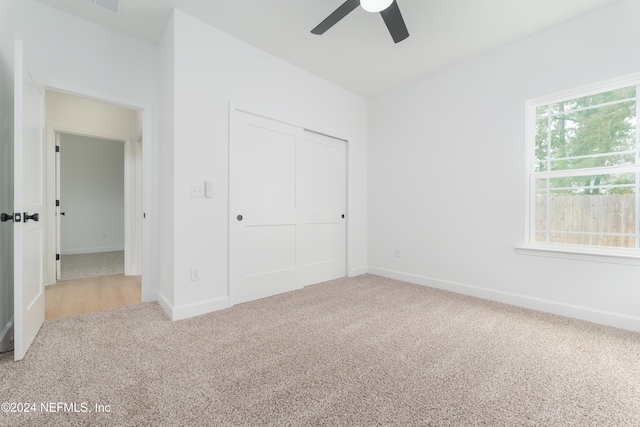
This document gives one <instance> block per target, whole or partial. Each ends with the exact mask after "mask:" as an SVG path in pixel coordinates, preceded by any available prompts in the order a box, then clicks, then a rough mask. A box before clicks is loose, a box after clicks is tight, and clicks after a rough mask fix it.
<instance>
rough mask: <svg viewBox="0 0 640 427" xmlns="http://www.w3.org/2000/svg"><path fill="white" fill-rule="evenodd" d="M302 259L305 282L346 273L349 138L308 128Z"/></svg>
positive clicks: (305, 141)
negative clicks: (332, 135)
mask: <svg viewBox="0 0 640 427" xmlns="http://www.w3.org/2000/svg"><path fill="white" fill-rule="evenodd" d="M304 143H305V149H304V156H303V158H304V163H303V164H302V168H301V169H302V172H301V173H302V175H303V176H304V189H305V193H304V200H303V202H302V206H303V228H302V233H303V234H302V236H303V237H302V262H303V282H304V285H310V284H313V283H320V282H325V281H327V280H332V279H337V278H339V277H344V276H345V268H346V265H345V264H346V260H345V256H346V233H345V231H346V230H345V224H346V220H345V213H346V199H347V195H346V191H347V183H346V167H347V164H346V161H347V159H346V156H347V147H346V145H347V144H346V142H345V141H342V140H339V139H335V138H331V137H328V136H325V135H320V134H317V133H314V132H309V131H305V138H304Z"/></svg>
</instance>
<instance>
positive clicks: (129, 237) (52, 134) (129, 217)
mask: <svg viewBox="0 0 640 427" xmlns="http://www.w3.org/2000/svg"><path fill="white" fill-rule="evenodd" d="M61 134H65V135H78V136H85V137H89V138H97V139H106V140H112V141H118V142H122V143H123V144H124V150H123V151H124V158H123V163H124V253H125V258H124V274H125V275H127V276H131V275H139V274H141V272H142V271H141V266H140V263H139V260H138V259H137V257H136V256H135V255H136V253H137V252H136V249H137V247H138V248H139V246H140V244H139V242H138V240H139V239H137V237H139V236H140V230H141V228H142V221H141V219H140V216H138V215H137V214H138V212H140V209H138V204H141V202H142V200H141V199H137V198H136V197H137V196H139V195H138V194H137V191H136V189H137V187H138V182H137V170H136V167H141V160H142V159H141V158H140V159H137V158H135V157H132V156H135V155H136V152H135V151H134V149H135V148H134V142H133V139H132V138H126V137H123V136H117V135H115V134H114V135H106V134H100V133H96V132H86V131H81V130H71V129H68V128H64V127H60V126H51V125H47V135H46V137H47V156H51V155H53V156H55V158H54V159H53V162H54V164H55V165H56V166H57V165H59V160H60V156H62V155H63V152H62V150H60V154H59V155H57V156H56V145H58V143H59V138H60V135H61ZM50 139H51V140H52V141H53V144H54V145H53V146H51V145H50V143H49V140H50ZM139 155H140V157H142V153H141V152H140V153H139ZM55 175H56V176H55V177H54V179H55V180H56V181H55V192H54V194H53V206H54V209H55V213H54V218H53V221H54V223H53V225H52V227H51V229H53V230H55V235H54V234H53V232H52V233H51V234H50V235H49V236H48V237H49V238H55V242H54V243H55V251H56V252H54V253H55V254H60V255H61V256H62V253H61V252H60V241H59V240H60V228H59V219H60V215H59V213H60V209H61V208H62V206H56V202H55V201H56V200H60V198H59V194H60V181H59V179H60V170H59V168H58V167H56V168H55ZM49 178H50V177H49ZM47 182H48V183H49V182H50V181H47ZM47 195H50V190H49V187H48V186H47ZM63 204H64V200H61V202H60V205H63ZM49 206H51V205H49ZM48 218H49V217H48ZM136 218H138V221H136ZM48 243H49V245H48V247H49V248H52V247H53V245H52V244H51V243H50V242H48ZM140 243H141V242H140ZM136 261H138V263H137V264H136ZM52 262H56V264H58V265H59V261H54V260H53V257H50V256H47V260H46V264H47V270H48V272H49V274H51V273H52V271H51V265H50V263H52ZM58 265H56V266H55V267H54V268H56V271H55V278H56V279H57V280H59V279H60V270H59V268H57V267H58ZM47 283H49V280H47ZM53 283H55V282H53Z"/></svg>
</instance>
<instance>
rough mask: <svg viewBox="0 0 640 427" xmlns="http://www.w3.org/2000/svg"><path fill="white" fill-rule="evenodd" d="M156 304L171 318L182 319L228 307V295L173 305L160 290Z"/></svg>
mask: <svg viewBox="0 0 640 427" xmlns="http://www.w3.org/2000/svg"><path fill="white" fill-rule="evenodd" d="M158 304H160V306H161V307H162V309H163V310H164V312H165V313H167V316H169V318H170V319H171V320H183V319H188V318H190V317H195V316H200V315H202V314H207V313H211V312H214V311H218V310H223V309H225V308H229V307H230V305H229V297H220V298H214V299H210V300H206V301H201V302H198V303H194V304H185V305H182V306H179V307H174V306H173V304H171V303H170V302H169V301H168V300H167V299H166V298H165V297H164V295H162V293H161V292H158Z"/></svg>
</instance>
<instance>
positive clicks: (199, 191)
mask: <svg viewBox="0 0 640 427" xmlns="http://www.w3.org/2000/svg"><path fill="white" fill-rule="evenodd" d="M191 197H204V184H191Z"/></svg>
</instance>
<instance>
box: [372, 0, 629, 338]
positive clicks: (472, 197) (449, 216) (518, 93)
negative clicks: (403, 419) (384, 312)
mask: <svg viewBox="0 0 640 427" xmlns="http://www.w3.org/2000/svg"><path fill="white" fill-rule="evenodd" d="M638 22H640V2H638V1H636V0H620V1H618V2H615V3H612V4H610V5H608V6H606V7H604V8H602V9H599V10H596V11H595V12H592V13H589V14H586V15H583V16H581V17H578V18H576V19H573V20H571V21H569V22H566V23H564V24H561V25H558V26H556V27H553V28H551V29H549V30H547V31H544V32H542V33H539V34H537V35H534V36H532V37H530V38H528V39H525V40H522V41H519V42H516V43H513V44H510V45H508V46H506V47H503V48H501V49H498V50H495V51H493V52H490V53H487V54H484V55H482V56H479V57H477V58H475V59H472V60H469V61H467V62H464V63H462V64H459V65H457V66H455V67H453V68H451V69H448V70H446V71H444V72H441V73H439V74H437V75H434V76H432V77H428V78H425V79H422V80H420V81H417V82H414V83H412V84H409V85H407V86H404V87H402V88H400V89H397V90H395V91H392V92H390V93H387V94H384V95H382V96H380V97H378V98H376V99H373V100H371V101H370V104H369V108H370V109H369V135H370V140H369V142H370V145H369V234H368V236H369V271H370V272H373V273H377V274H382V275H385V276H389V277H397V278H401V279H405V280H409V281H413V282H416V283H422V284H426V285H430V286H435V287H440V288H444V289H450V290H453V291H456V292H461V293H466V294H471V295H478V296H481V297H485V298H489V299H495V300H499V301H505V302H509V303H513V304H518V305H522V306H527V307H531V308H536V309H539V310H543V311H549V312H554V313H559V314H563V315H568V316H574V317H578V318H583V319H588V320H592V321H596V322H601V323H607V324H613V325H616V326H619V327H622V328H628V329H635V330H640V305H639V304H638V301H640V286H638V285H639V284H640V281H639V278H640V267H638V266H629V265H619V264H609V263H601V262H590V261H581V260H567V259H556V258H544V257H536V256H528V255H518V254H516V252H515V250H514V248H515V246H516V245H518V244H521V243H523V242H524V234H525V233H524V227H525V198H526V179H525V101H526V100H527V99H530V98H535V97H539V96H543V95H547V94H552V93H555V92H558V91H562V90H566V89H571V88H574V87H577V86H581V85H585V84H589V83H593V82H598V81H601V80H605V79H610V78H613V77H616V76H620V75H625V74H629V73H632V72H637V71H640V56H639V55H638V54H637V51H638V40H640V26H639V25H638ZM395 248H399V249H401V257H399V258H398V257H395V254H394V249H395Z"/></svg>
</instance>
